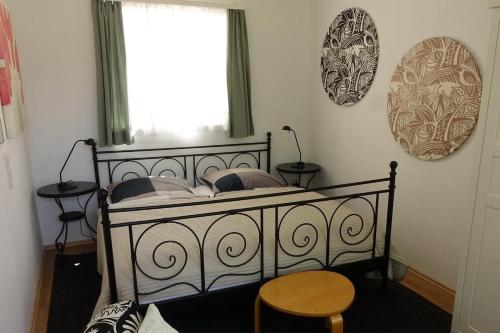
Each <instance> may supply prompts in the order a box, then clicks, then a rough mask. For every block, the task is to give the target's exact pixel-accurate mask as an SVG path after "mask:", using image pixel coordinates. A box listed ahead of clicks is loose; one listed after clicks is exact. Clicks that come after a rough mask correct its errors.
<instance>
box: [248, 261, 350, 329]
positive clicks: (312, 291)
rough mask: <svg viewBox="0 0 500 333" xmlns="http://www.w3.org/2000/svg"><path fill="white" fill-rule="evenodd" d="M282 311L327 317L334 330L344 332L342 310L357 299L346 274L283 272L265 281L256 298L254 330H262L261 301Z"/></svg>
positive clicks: (305, 315)
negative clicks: (277, 276) (280, 275)
mask: <svg viewBox="0 0 500 333" xmlns="http://www.w3.org/2000/svg"><path fill="white" fill-rule="evenodd" d="M261 300H262V301H263V302H264V303H266V304H267V305H269V306H270V307H271V308H273V309H276V310H278V311H281V312H285V313H289V314H292V315H296V316H303V317H326V324H327V325H328V327H330V332H332V333H342V332H343V330H344V324H343V321H342V312H344V311H345V310H347V309H348V308H349V307H350V306H351V304H352V302H353V300H354V286H353V285H352V283H351V281H349V280H348V279H347V278H346V277H345V276H343V275H340V274H337V273H333V272H328V271H312V272H301V273H293V274H289V275H284V276H282V277H279V278H276V279H273V280H271V281H269V282H267V283H266V284H264V285H263V286H262V287H261V288H260V290H259V295H258V296H257V298H256V299H255V330H254V332H255V333H260V301H261Z"/></svg>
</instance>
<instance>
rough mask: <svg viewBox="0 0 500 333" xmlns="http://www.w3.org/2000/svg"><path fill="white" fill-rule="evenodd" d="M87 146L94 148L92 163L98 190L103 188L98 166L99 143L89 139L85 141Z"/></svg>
mask: <svg viewBox="0 0 500 333" xmlns="http://www.w3.org/2000/svg"><path fill="white" fill-rule="evenodd" d="M85 143H86V144H88V145H89V146H92V161H93V162H94V176H95V183H96V184H97V188H101V179H100V177H99V165H98V164H97V143H96V141H95V140H94V139H88V140H86V141H85Z"/></svg>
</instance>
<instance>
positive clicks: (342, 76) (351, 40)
mask: <svg viewBox="0 0 500 333" xmlns="http://www.w3.org/2000/svg"><path fill="white" fill-rule="evenodd" d="M378 55H379V43H378V37H377V29H375V24H374V23H373V20H372V18H371V17H370V15H368V13H367V12H365V11H364V10H362V9H359V8H349V9H346V10H344V11H343V12H342V13H340V14H339V15H338V16H337V17H336V18H335V20H334V21H333V23H332V24H331V26H330V28H329V29H328V32H327V34H326V36H325V40H324V41H323V48H322V52H321V81H322V83H323V88H324V89H325V92H326V93H327V94H328V97H330V99H331V100H332V101H334V102H335V103H336V104H338V105H343V106H349V105H352V104H354V103H356V102H358V101H359V100H360V99H362V98H363V96H365V95H366V93H367V92H368V89H370V86H371V84H372V82H373V79H374V77H375V72H376V71H377V64H378Z"/></svg>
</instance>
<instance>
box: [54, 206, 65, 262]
mask: <svg viewBox="0 0 500 333" xmlns="http://www.w3.org/2000/svg"><path fill="white" fill-rule="evenodd" d="M54 201H55V202H56V204H57V205H58V206H59V208H60V209H61V212H62V216H63V221H61V223H62V227H61V231H60V232H59V235H57V238H56V242H55V246H56V249H57V251H59V253H60V254H63V252H64V248H65V247H66V241H67V240H68V220H66V219H65V218H64V216H65V214H66V213H65V211H64V207H63V205H62V202H61V200H60V199H59V198H56V199H54ZM63 233H64V241H63V242H62V243H61V242H60V241H59V239H60V238H61V236H62V234H63Z"/></svg>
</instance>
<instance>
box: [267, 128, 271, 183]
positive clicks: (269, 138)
mask: <svg viewBox="0 0 500 333" xmlns="http://www.w3.org/2000/svg"><path fill="white" fill-rule="evenodd" d="M271 135H272V133H271V132H267V172H268V173H271Z"/></svg>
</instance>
